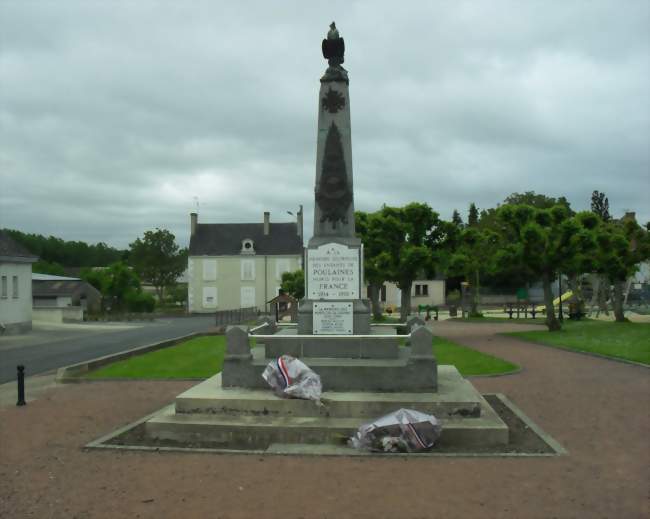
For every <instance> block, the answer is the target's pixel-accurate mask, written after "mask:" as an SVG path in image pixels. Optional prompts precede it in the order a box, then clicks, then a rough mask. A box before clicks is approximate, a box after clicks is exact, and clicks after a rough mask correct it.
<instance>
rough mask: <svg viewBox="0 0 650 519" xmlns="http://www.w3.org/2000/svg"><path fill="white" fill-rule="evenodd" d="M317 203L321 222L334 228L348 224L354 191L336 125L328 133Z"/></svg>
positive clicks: (332, 125)
mask: <svg viewBox="0 0 650 519" xmlns="http://www.w3.org/2000/svg"><path fill="white" fill-rule="evenodd" d="M316 202H317V203H318V207H320V210H321V213H322V216H321V220H320V221H321V222H324V221H326V220H329V221H330V222H332V228H334V229H335V228H336V223H337V222H339V221H341V222H343V223H348V220H347V218H346V213H347V210H348V207H349V206H350V203H351V202H352V190H351V189H350V186H349V184H348V175H347V171H346V168H345V157H344V154H343V144H342V143H341V133H340V132H339V129H338V128H337V127H336V125H335V124H334V123H332V124H331V125H330V127H329V130H328V132H327V138H326V140H325V150H324V154H323V169H322V172H321V177H320V182H319V183H318V186H317V187H316Z"/></svg>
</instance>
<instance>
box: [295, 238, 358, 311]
mask: <svg viewBox="0 0 650 519" xmlns="http://www.w3.org/2000/svg"><path fill="white" fill-rule="evenodd" d="M359 263H360V262H359V249H353V248H350V247H346V246H345V245H341V244H339V243H326V244H325V245H321V246H320V247H318V248H316V249H308V250H307V298H308V299H359Z"/></svg>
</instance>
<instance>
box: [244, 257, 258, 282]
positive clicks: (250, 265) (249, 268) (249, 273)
mask: <svg viewBox="0 0 650 519" xmlns="http://www.w3.org/2000/svg"><path fill="white" fill-rule="evenodd" d="M241 278H242V281H253V280H254V279H255V260H252V259H245V260H241Z"/></svg>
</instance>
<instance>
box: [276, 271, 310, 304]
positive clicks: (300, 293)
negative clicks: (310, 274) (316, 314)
mask: <svg viewBox="0 0 650 519" xmlns="http://www.w3.org/2000/svg"><path fill="white" fill-rule="evenodd" d="M281 286H282V290H283V291H284V293H285V294H289V295H290V296H291V297H294V298H295V299H298V300H300V299H302V298H303V297H305V272H304V271H303V270H296V271H295V272H283V273H282V285H281Z"/></svg>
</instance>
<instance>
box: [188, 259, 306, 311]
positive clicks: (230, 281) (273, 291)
mask: <svg viewBox="0 0 650 519" xmlns="http://www.w3.org/2000/svg"><path fill="white" fill-rule="evenodd" d="M242 261H244V262H247V263H252V264H253V265H252V268H250V267H242ZM300 262H301V257H300V256H299V255H293V256H291V255H283V256H258V255H248V254H242V255H237V256H191V257H190V258H188V265H187V267H188V284H187V302H188V308H189V311H190V312H196V313H212V312H215V311H217V310H232V309H236V308H242V298H243V303H244V304H245V305H248V304H249V303H250V302H253V306H256V307H257V308H259V309H260V310H264V309H265V308H266V302H267V301H268V300H270V299H272V298H273V297H275V296H276V295H277V290H278V287H279V286H280V284H281V280H280V279H281V277H282V271H283V270H285V269H286V270H287V271H289V272H293V271H295V270H299V269H300V265H301V263H300ZM250 274H254V276H253V279H245V278H248V277H249V275H250ZM206 289H207V290H206ZM205 294H208V295H210V296H211V297H212V298H213V299H212V304H211V305H208V304H207V303H206V299H205V298H204V295H205Z"/></svg>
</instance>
